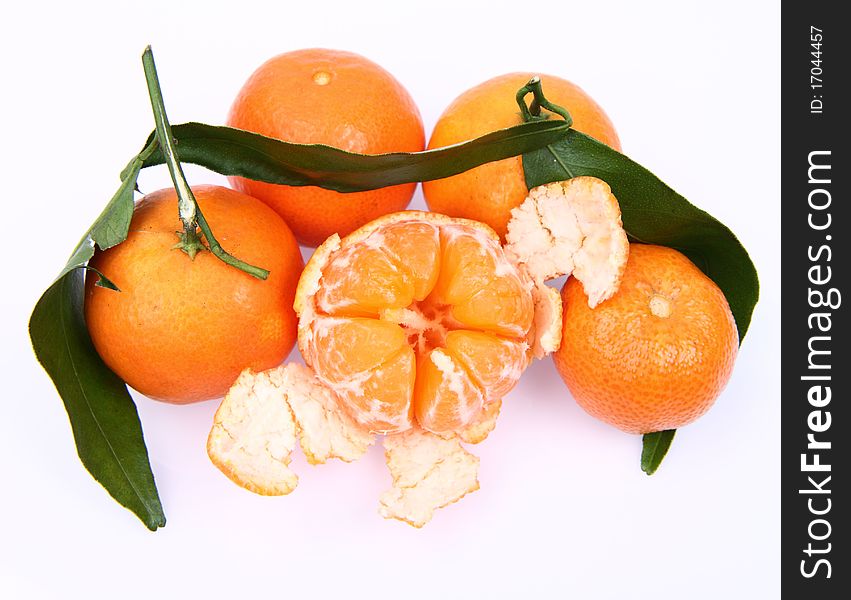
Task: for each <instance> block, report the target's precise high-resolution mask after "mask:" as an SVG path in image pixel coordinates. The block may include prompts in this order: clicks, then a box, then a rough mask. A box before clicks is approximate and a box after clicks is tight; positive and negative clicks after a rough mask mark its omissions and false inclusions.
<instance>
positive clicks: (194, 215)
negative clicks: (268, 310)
mask: <svg viewBox="0 0 851 600" xmlns="http://www.w3.org/2000/svg"><path fill="white" fill-rule="evenodd" d="M142 65H143V66H144V68H145V81H146V82H147V84H148V94H149V95H150V97H151V107H152V108H153V111H154V123H155V124H156V129H157V140H158V141H159V145H160V147H161V149H162V154H163V157H164V158H165V162H166V164H167V165H168V170H169V173H170V174H171V180H172V182H173V183H174V189H175V191H176V192H177V205H178V211H179V214H180V220H181V221H182V222H183V233H181V234H178V236H179V237H180V242H179V243H178V244H177V247H179V248H181V249H182V250H183V251H184V252H186V253H187V254H189V256H190V257H192V258H194V257H195V254H196V253H197V252H198V251H199V250H202V249H204V245H203V243H202V242H201V238H200V236H199V235H198V228H199V227H200V228H201V232H202V233H203V234H204V237H205V238H206V239H207V243H208V244H209V245H210V251H211V252H212V253H213V254H214V255H215V256H216V257H218V258H219V259H221V260H222V261H223V262H225V263H226V264H228V265H230V266H232V267H236V268H237V269H240V270H242V271H245V272H246V273H248V274H249V275H252V276H254V277H257V278H258V279H266V278H267V277H268V276H269V271H267V270H266V269H261V268H260V267H255V266H253V265H249V264H248V263H245V262H243V261H241V260H239V259H238V258H236V257H234V256H232V255H230V254H228V253H227V252H226V251H225V250H224V249H223V248H222V246H221V244H219V242H218V240H216V238H215V236H214V235H213V232H212V230H211V229H210V225H209V224H208V223H207V219H206V218H204V215H203V213H202V212H201V208H200V207H199V206H198V201H197V200H196V199H195V195H194V194H193V193H192V189H191V188H190V187H189V184H188V183H187V182H186V176H185V175H184V174H183V168H182V167H181V165H180V160H179V159H178V157H177V149H176V148H175V147H174V138H173V137H172V134H171V125H170V124H169V122H168V116H167V115H166V112H165V102H164V101H163V96H162V89H161V88H160V82H159V78H158V77H157V67H156V64H155V63H154V53H153V52H152V51H151V47H150V46H148V47H147V48H145V52H144V53H143V54H142Z"/></svg>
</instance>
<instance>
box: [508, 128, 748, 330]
mask: <svg viewBox="0 0 851 600" xmlns="http://www.w3.org/2000/svg"><path fill="white" fill-rule="evenodd" d="M523 170H524V172H525V175H526V185H527V186H529V188H530V189H531V188H533V187H535V186H538V185H542V184H544V183H550V182H552V181H560V180H563V179H569V178H571V177H577V176H580V175H591V176H594V177H598V178H599V179H602V180H603V181H605V182H607V183H608V184H609V185H610V186H611V188H612V191H613V192H614V194H615V196H616V197H617V199H618V202H619V203H620V207H621V213H622V214H623V225H624V229H626V231H627V233H628V234H629V236H630V237H631V238H632V239H633V240H635V241H639V242H644V243H648V244H659V245H662V246H669V247H671V248H676V249H677V250H679V251H680V252H682V253H683V254H685V255H686V256H688V257H689V258H690V259H691V260H692V262H694V263H695V264H696V265H697V266H698V267H699V268H700V269H701V270H702V271H703V272H704V273H706V275H707V276H708V277H709V278H710V279H712V280H713V281H714V282H715V283H716V284H718V287H720V288H721V290H722V291H723V292H724V295H725V296H726V297H727V302H728V303H729V304H730V310H731V311H732V313H733V317H735V319H736V326H737V327H738V330H739V340H740V341H741V340H742V339H744V337H745V333H746V332H747V330H748V326H749V325H750V321H751V314H752V313H753V309H754V306H755V305H756V302H757V300H758V298H759V280H758V278H757V273H756V268H755V267H754V264H753V262H751V259H750V257H749V256H748V253H747V251H746V250H745V249H744V247H743V246H742V244H741V243H740V242H739V240H738V239H736V236H735V235H734V234H733V232H732V231H730V229H728V228H727V226H725V225H724V224H723V223H721V222H720V221H718V220H717V219H716V218H715V217H713V216H712V215H710V214H709V213H707V212H705V211H703V210H701V209H699V208H697V207H696V206H694V205H693V204H691V203H689V201H688V200H686V199H685V198H683V197H682V196H681V195H679V194H678V193H677V192H675V191H674V190H672V189H671V188H670V187H668V186H667V185H665V184H664V183H663V182H662V181H661V180H660V179H659V178H658V177H656V176H655V175H654V174H653V173H651V172H650V171H648V170H647V169H645V168H644V167H642V166H641V165H639V164H638V163H636V162H635V161H633V160H631V159H629V158H628V157H626V156H624V155H623V154H621V153H620V152H617V151H615V150H613V149H611V148H609V147H608V146H606V145H605V144H601V143H600V142H598V141H596V140H595V139H593V138H591V137H589V136H587V135H585V134H583V133H580V132H578V131H575V130H573V129H571V130H570V131H569V132H568V133H567V134H566V135H564V136H562V138H561V139H560V140H559V141H557V142H555V143H553V144H549V145H548V146H547V147H545V148H542V149H540V150H536V151H533V152H530V153H527V154H524V155H523Z"/></svg>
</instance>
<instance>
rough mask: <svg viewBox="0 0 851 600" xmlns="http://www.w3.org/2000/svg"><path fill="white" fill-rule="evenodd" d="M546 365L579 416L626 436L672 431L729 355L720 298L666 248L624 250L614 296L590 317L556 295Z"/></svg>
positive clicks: (697, 410)
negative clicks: (553, 347)
mask: <svg viewBox="0 0 851 600" xmlns="http://www.w3.org/2000/svg"><path fill="white" fill-rule="evenodd" d="M562 300H563V302H564V327H563V332H562V343H561V347H560V348H559V350H558V351H557V352H556V353H555V354H554V355H553V359H554V361H555V365H556V367H557V368H558V371H559V373H560V374H561V376H562V379H564V381H565V383H566V384H567V387H568V388H569V389H570V391H571V393H572V394H573V397H574V398H575V399H576V401H577V402H578V403H579V405H580V406H581V407H582V408H583V409H585V411H586V412H588V413H589V414H591V415H592V416H594V417H597V418H598V419H600V420H602V421H605V422H606V423H609V424H611V425H614V426H615V427H617V428H618V429H621V430H623V431H626V432H628V433H650V432H653V431H663V430H666V429H676V428H678V427H681V426H683V425H686V424H688V423H691V422H692V421H694V420H695V419H697V418H698V417H700V416H701V415H703V414H704V413H705V412H706V411H707V410H709V408H710V407H711V406H712V404H713V403H714V402H715V399H716V398H717V397H718V395H719V394H720V393H721V391H722V390H723V389H724V386H725V385H726V384H727V381H728V380H729V379H730V375H731V374H732V372H733V363H734V361H735V359H736V352H737V351H738V347H739V338H738V333H737V331H736V324H735V321H734V320H733V315H732V313H731V312H730V307H729V305H728V304H727V300H726V298H725V297H724V294H723V292H722V291H721V290H720V289H719V288H718V286H717V285H715V283H714V282H713V281H712V280H711V279H709V278H708V277H707V276H706V275H704V274H703V273H702V272H701V271H700V269H698V268H697V267H696V266H695V265H694V264H693V263H692V262H691V261H690V260H689V259H688V258H686V257H685V256H684V255H683V254H681V253H679V252H678V251H676V250H673V249H671V248H664V247H662V246H651V245H644V244H632V245H631V246H630V252H629V260H628V262H627V266H626V270H625V272H624V276H623V280H622V281H621V285H620V288H619V289H618V291H617V292H616V293H615V294H614V296H612V297H611V298H610V299H608V300H606V301H604V302H602V303H601V304H599V305H598V306H597V307H596V308H594V309H591V308H589V307H588V300H587V297H586V295H585V292H584V291H583V289H582V284H580V283H579V282H578V281H576V279H574V278H570V279H568V281H567V283H566V284H565V286H564V288H563V289H562Z"/></svg>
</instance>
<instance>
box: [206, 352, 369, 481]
mask: <svg viewBox="0 0 851 600" xmlns="http://www.w3.org/2000/svg"><path fill="white" fill-rule="evenodd" d="M297 439H298V442H299V443H300V445H301V448H302V450H303V452H304V454H305V456H306V457H307V460H308V462H309V463H311V464H319V463H324V462H325V461H327V460H328V459H331V458H339V459H340V460H343V461H345V462H352V461H354V460H357V459H358V458H360V457H361V456H363V454H364V453H365V452H366V450H367V448H368V447H369V446H370V445H371V444H372V443H373V442H374V440H375V436H374V435H372V434H370V433H369V432H368V431H367V430H366V429H364V428H362V427H360V426H359V425H358V424H357V423H356V422H355V421H354V420H352V419H351V418H350V417H349V416H348V415H347V414H346V413H345V412H343V411H341V410H339V408H338V400H337V398H336V397H335V396H334V394H333V392H332V391H331V390H330V389H328V388H327V387H326V386H324V385H323V384H322V383H321V382H319V381H318V380H317V379H316V377H315V376H314V374H313V372H312V371H311V370H310V369H309V368H307V367H305V366H303V365H300V364H296V363H290V364H288V365H283V366H280V367H277V368H275V369H270V370H268V371H262V372H260V373H253V372H251V371H250V370H245V371H243V372H242V373H241V374H240V376H239V378H238V379H237V380H236V383H234V385H233V386H232V387H231V389H230V390H229V391H228V393H227V395H226V396H225V398H224V400H223V401H222V404H221V405H220V406H219V409H218V410H217V411H216V415H215V417H214V420H213V428H212V429H211V430H210V435H209V437H208V438H207V454H208V455H209V457H210V460H211V461H212V462H213V464H214V465H216V467H218V468H219V470H221V471H222V472H223V473H224V474H225V475H227V477H228V478H230V479H231V480H232V481H234V482H235V483H236V484H238V485H240V486H242V487H244V488H246V489H248V490H250V491H252V492H255V493H257V494H262V495H266V496H281V495H286V494H289V493H290V492H292V491H293V490H294V489H295V487H296V485H297V484H298V476H297V475H296V474H295V473H294V472H293V471H292V470H291V469H290V468H289V464H290V461H291V460H292V451H293V449H294V448H295V445H296V441H297Z"/></svg>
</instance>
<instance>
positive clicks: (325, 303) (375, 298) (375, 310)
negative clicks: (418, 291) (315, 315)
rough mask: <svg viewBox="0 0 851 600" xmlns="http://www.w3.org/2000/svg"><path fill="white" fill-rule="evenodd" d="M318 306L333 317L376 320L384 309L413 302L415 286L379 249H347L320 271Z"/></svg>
mask: <svg viewBox="0 0 851 600" xmlns="http://www.w3.org/2000/svg"><path fill="white" fill-rule="evenodd" d="M322 278H323V280H324V281H323V282H322V285H321V287H320V288H319V293H318V294H317V306H318V308H319V310H321V311H322V312H325V313H328V314H332V315H347V316H378V314H379V313H380V312H381V309H383V308H402V307H405V306H408V305H409V304H410V303H411V302H412V301H413V299H414V283H413V280H412V278H411V276H410V275H409V274H408V272H407V271H405V270H403V269H401V268H400V267H399V266H398V265H397V264H396V262H395V261H393V260H392V259H391V258H390V257H389V256H388V255H387V254H386V253H384V252H383V251H382V250H381V249H380V248H374V247H371V246H369V245H366V244H359V245H354V246H350V247H349V248H346V249H344V250H342V251H340V252H339V253H337V254H336V255H335V256H334V258H332V259H331V263H330V264H329V265H328V266H327V267H326V268H325V270H324V271H323V277H322Z"/></svg>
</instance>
